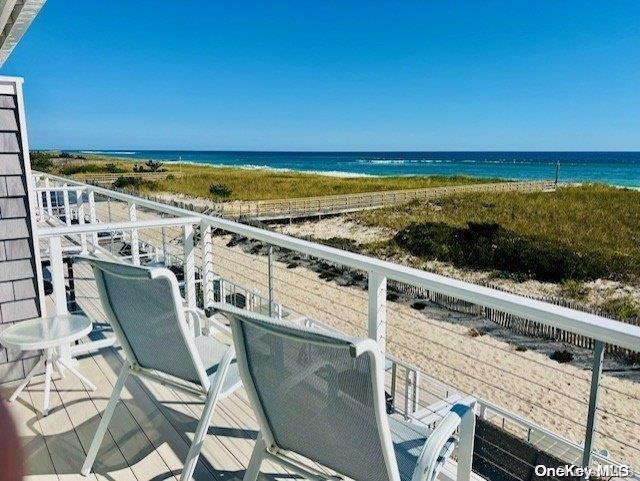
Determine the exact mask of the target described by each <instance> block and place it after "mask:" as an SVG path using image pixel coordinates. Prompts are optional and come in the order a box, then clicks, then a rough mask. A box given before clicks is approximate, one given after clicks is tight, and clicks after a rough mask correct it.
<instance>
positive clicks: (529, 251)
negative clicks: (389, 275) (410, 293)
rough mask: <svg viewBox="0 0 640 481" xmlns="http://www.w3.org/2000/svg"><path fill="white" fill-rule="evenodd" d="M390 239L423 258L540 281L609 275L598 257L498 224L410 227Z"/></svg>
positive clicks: (607, 266) (421, 225) (582, 278)
mask: <svg viewBox="0 0 640 481" xmlns="http://www.w3.org/2000/svg"><path fill="white" fill-rule="evenodd" d="M395 241H396V243H397V244H398V245H399V246H400V247H402V248H404V249H406V250H408V251H409V252H411V253H412V254H414V255H417V256H420V257H423V258H425V259H430V260H440V261H445V262H451V263H452V264H454V265H455V266H457V267H465V268H471V269H496V270H499V271H502V272H504V273H506V274H508V275H511V276H519V277H521V276H526V277H528V278H533V279H537V280H540V281H548V282H558V281H562V280H565V279H576V280H589V279H596V278H598V277H603V276H606V275H608V274H609V273H610V272H609V265H608V263H607V262H606V260H605V259H603V258H601V256H599V254H598V253H593V254H590V255H588V256H587V255H581V254H580V253H576V252H573V251H572V250H570V249H568V248H567V247H565V246H563V245H559V244H557V243H555V242H552V241H550V240H549V239H544V238H530V237H525V236H520V235H518V234H516V233H514V232H512V231H510V230H508V229H505V228H503V227H501V226H500V225H498V224H490V223H473V222H469V223H468V224H467V226H466V227H453V226H450V225H448V224H446V223H442V222H437V223H436V222H425V223H420V224H411V225H410V226H408V227H407V228H405V229H402V230H401V231H399V232H398V233H397V234H396V236H395Z"/></svg>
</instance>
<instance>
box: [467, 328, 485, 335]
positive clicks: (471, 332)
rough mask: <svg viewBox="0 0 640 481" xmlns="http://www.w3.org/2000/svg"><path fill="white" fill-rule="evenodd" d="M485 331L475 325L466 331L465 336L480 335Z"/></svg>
mask: <svg viewBox="0 0 640 481" xmlns="http://www.w3.org/2000/svg"><path fill="white" fill-rule="evenodd" d="M484 335H485V332H484V331H482V330H480V329H477V328H475V327H470V328H469V330H468V331H467V336H469V337H481V336H484Z"/></svg>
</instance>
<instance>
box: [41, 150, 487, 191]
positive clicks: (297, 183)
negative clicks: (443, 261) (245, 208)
mask: <svg viewBox="0 0 640 481" xmlns="http://www.w3.org/2000/svg"><path fill="white" fill-rule="evenodd" d="M82 164H85V165H86V166H87V169H88V170H87V171H89V172H99V171H104V172H107V170H106V169H107V167H106V166H107V164H111V165H112V166H113V165H114V164H115V167H116V168H118V169H123V170H126V171H133V168H134V166H135V165H143V164H144V161H137V162H136V161H131V160H128V161H126V160H120V159H118V160H114V159H113V158H104V157H98V156H87V159H86V160H84V161H83V162H79V161H77V160H74V161H71V163H69V162H66V163H64V164H55V165H54V167H53V170H51V171H52V172H57V173H63V170H64V169H66V170H67V171H68V172H73V173H78V172H81V171H82ZM101 166H102V167H103V169H102V170H101ZM162 168H163V169H166V170H167V171H168V172H169V173H170V174H171V173H175V172H180V176H175V177H171V176H170V177H169V178H168V179H166V180H161V181H156V182H145V183H143V184H141V185H139V186H138V188H139V189H141V190H147V191H149V190H153V191H158V192H172V193H178V194H186V195H189V196H194V197H202V198H210V199H216V200H221V199H220V198H219V196H216V195H215V193H212V192H211V191H210V187H211V186H212V185H216V186H218V187H219V188H222V186H224V187H227V188H229V189H230V194H229V195H228V196H225V197H224V199H225V200H269V199H285V198H299V197H314V196H323V195H333V194H353V193H359V192H374V191H382V190H401V189H417V188H423V187H439V186H448V185H461V184H473V183H481V182H499V180H498V179H478V178H473V177H467V176H462V175H459V176H448V177H444V176H420V177H413V176H411V177H407V176H399V177H336V176H329V175H317V174H307V173H301V172H276V171H272V170H266V169H264V170H261V169H241V168H226V167H212V166H206V165H203V166H199V165H186V164H182V165H180V164H176V163H164V165H163V166H162Z"/></svg>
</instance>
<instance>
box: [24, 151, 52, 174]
mask: <svg viewBox="0 0 640 481" xmlns="http://www.w3.org/2000/svg"><path fill="white" fill-rule="evenodd" d="M52 157H53V154H51V152H43V151H41V150H32V151H31V152H29V158H30V159H31V168H32V169H33V170H39V171H40V172H49V171H50V170H51V168H52V167H53V161H52V160H51V158H52Z"/></svg>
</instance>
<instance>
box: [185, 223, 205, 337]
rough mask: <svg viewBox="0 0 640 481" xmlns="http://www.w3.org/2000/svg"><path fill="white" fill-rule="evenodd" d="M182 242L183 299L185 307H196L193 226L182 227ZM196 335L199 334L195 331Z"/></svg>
mask: <svg viewBox="0 0 640 481" xmlns="http://www.w3.org/2000/svg"><path fill="white" fill-rule="evenodd" d="M182 241H183V249H184V264H183V269H184V298H185V300H186V301H187V306H189V307H191V308H194V307H196V269H195V262H194V261H195V249H194V248H193V247H194V246H193V226H192V225H185V226H183V227H182ZM197 334H198V335H199V334H201V333H200V331H197Z"/></svg>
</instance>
